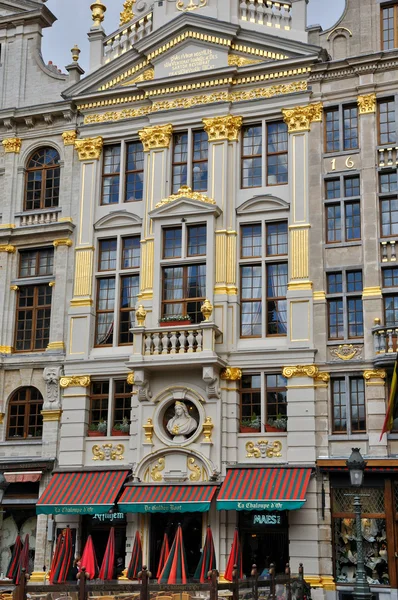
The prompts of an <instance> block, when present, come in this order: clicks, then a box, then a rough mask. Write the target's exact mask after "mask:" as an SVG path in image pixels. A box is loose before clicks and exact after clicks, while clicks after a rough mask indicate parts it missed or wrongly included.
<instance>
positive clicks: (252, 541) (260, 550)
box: [239, 511, 289, 576]
mask: <svg viewBox="0 0 398 600" xmlns="http://www.w3.org/2000/svg"><path fill="white" fill-rule="evenodd" d="M239 530H240V533H241V543H242V557H243V572H244V574H245V575H246V576H249V575H250V571H251V568H252V565H257V570H258V572H259V574H260V575H261V573H262V571H263V570H264V569H268V568H269V566H270V564H271V563H274V564H275V567H276V572H277V573H283V572H284V571H285V567H286V563H287V562H289V528H288V517H287V512H286V511H281V512H275V513H271V512H254V511H253V512H252V511H243V512H240V513H239Z"/></svg>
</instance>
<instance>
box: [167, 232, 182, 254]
mask: <svg viewBox="0 0 398 600" xmlns="http://www.w3.org/2000/svg"><path fill="white" fill-rule="evenodd" d="M181 254H182V227H167V228H166V229H163V258H181Z"/></svg>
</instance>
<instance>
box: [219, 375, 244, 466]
mask: <svg viewBox="0 0 398 600" xmlns="http://www.w3.org/2000/svg"><path fill="white" fill-rule="evenodd" d="M241 379H242V371H241V369H238V368H236V367H227V368H226V369H223V371H221V373H220V392H221V402H222V407H223V414H222V435H221V465H222V466H221V471H222V475H223V476H224V475H225V467H226V465H227V464H228V463H236V462H237V461H238V438H237V432H238V431H239V381H240V380H241Z"/></svg>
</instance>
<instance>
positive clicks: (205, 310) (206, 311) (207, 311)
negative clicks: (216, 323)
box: [200, 298, 213, 321]
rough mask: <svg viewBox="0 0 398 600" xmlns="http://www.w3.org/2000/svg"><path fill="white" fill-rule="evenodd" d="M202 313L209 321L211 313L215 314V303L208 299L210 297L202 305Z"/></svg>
mask: <svg viewBox="0 0 398 600" xmlns="http://www.w3.org/2000/svg"><path fill="white" fill-rule="evenodd" d="M200 310H201V313H202V315H203V316H204V319H205V321H209V319H210V317H211V315H212V314H213V305H212V303H211V302H210V300H208V298H206V300H205V301H204V302H203V304H202V306H201V307H200Z"/></svg>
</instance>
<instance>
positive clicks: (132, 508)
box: [118, 484, 217, 513]
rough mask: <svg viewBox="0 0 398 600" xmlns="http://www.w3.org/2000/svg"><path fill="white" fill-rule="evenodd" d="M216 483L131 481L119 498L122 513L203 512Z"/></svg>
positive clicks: (210, 498) (211, 496)
mask: <svg viewBox="0 0 398 600" xmlns="http://www.w3.org/2000/svg"><path fill="white" fill-rule="evenodd" d="M216 489H217V486H216V485H211V484H202V485H189V484H185V485H184V484H183V485H173V484H168V485H158V484H154V485H133V486H131V487H127V488H126V489H125V490H124V492H123V494H122V497H121V498H120V500H119V502H118V507H119V510H120V511H121V512H124V513H148V512H151V513H162V512H206V511H208V510H209V508H210V502H211V501H212V498H213V496H214V494H215V493H216Z"/></svg>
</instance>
